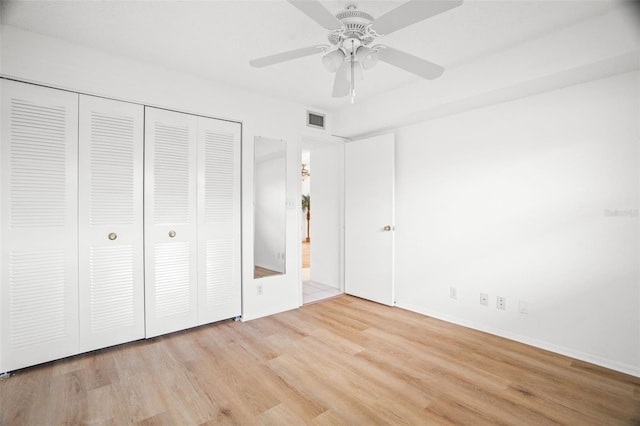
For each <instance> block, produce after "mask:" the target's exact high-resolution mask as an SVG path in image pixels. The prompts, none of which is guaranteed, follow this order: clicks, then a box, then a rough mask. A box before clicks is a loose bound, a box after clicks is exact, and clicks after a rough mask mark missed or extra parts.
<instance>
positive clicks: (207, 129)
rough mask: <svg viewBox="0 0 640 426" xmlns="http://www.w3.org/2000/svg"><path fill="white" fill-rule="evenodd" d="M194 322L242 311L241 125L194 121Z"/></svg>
mask: <svg viewBox="0 0 640 426" xmlns="http://www.w3.org/2000/svg"><path fill="white" fill-rule="evenodd" d="M197 175H198V184H197V185H198V199H197V204H198V323H199V324H206V323H209V322H213V321H219V320H222V319H227V318H231V317H235V316H239V315H240V314H241V311H242V305H241V303H242V302H241V298H242V295H241V289H242V284H241V280H240V278H241V276H240V270H241V266H240V124H239V123H233V122H229V121H222V120H215V119H212V118H205V117H198V165H197Z"/></svg>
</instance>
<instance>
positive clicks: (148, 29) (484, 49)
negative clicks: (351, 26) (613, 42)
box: [0, 0, 620, 111]
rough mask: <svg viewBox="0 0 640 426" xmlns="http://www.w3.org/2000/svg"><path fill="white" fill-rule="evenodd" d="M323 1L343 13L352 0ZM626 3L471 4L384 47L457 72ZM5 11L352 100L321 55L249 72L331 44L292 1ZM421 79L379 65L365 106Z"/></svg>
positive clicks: (90, 43)
mask: <svg viewBox="0 0 640 426" xmlns="http://www.w3.org/2000/svg"><path fill="white" fill-rule="evenodd" d="M322 3H323V4H324V5H325V6H326V7H327V8H328V9H329V10H330V11H331V12H333V13H336V12H338V11H339V10H341V9H343V8H344V7H345V5H346V4H347V3H352V2H351V1H347V0H339V1H323V2H322ZM356 3H357V4H358V6H359V8H360V9H362V10H365V11H367V12H369V13H370V14H372V15H373V16H374V17H378V16H380V15H382V14H384V13H385V12H387V11H389V10H391V9H393V8H395V7H397V6H398V5H400V4H402V3H403V1H401V0H394V1H388V0H387V1H378V0H360V1H356ZM619 4H620V2H619V1H617V0H608V1H593V0H590V1H579V0H573V1H572V0H569V1H545V0H534V1H520V0H503V1H486V0H466V1H465V3H464V4H463V5H462V6H460V7H458V8H455V9H453V10H450V11H448V12H445V13H443V14H441V15H438V16H435V17H432V18H430V19H428V20H426V21H423V22H420V23H417V24H415V25H413V26H411V27H407V28H404V29H402V30H399V31H397V32H395V33H393V34H390V35H389V36H387V37H384V38H383V39H381V42H383V43H384V44H388V45H390V46H392V47H396V48H399V49H402V50H405V51H407V52H409V53H412V54H414V55H417V56H420V57H423V58H425V59H428V60H430V61H432V62H436V63H438V64H441V65H443V66H444V67H445V68H446V69H453V68H455V67H460V66H463V65H466V64H469V63H472V62H473V61H474V60H477V59H479V58H482V57H485V56H486V55H489V54H492V53H495V52H497V51H500V50H503V49H507V48H511V47H514V46H517V45H519V44H522V43H525V42H527V41H530V40H533V39H536V38H538V37H541V36H543V35H544V34H545V33H548V32H549V31H553V30H555V29H558V28H563V27H565V26H568V25H571V24H574V23H576V22H579V21H581V20H584V19H588V18H591V17H593V16H596V15H599V14H603V13H605V12H607V11H609V10H611V9H612V8H614V7H618V6H619ZM0 13H1V14H2V16H1V18H2V20H1V22H2V24H3V25H11V26H15V27H19V28H23V29H26V30H30V31H34V32H37V33H40V34H44V35H49V36H53V37H56V38H60V39H63V40H66V41H69V42H73V43H77V44H81V45H84V46H87V47H91V48H95V49H99V50H102V51H106V52H109V53H112V54H117V55H121V56H125V57H128V58H131V59H135V60H142V61H145V62H149V63H153V64H156V65H160V66H163V67H167V68H171V69H175V70H180V71H185V72H188V73H192V74H196V75H198V76H201V77H205V78H208V79H211V80H215V81H218V82H222V83H224V84H228V85H230V86H235V87H240V88H245V89H249V90H252V91H256V92H261V93H265V94H271V95H275V96H279V97H283V98H286V99H290V100H292V101H296V102H300V103H303V104H306V105H311V106H315V107H318V108H322V109H324V110H328V111H331V110H335V109H337V108H340V107H343V106H344V105H345V104H346V103H347V102H348V99H347V98H342V99H334V98H332V97H331V89H332V84H333V75H332V74H330V73H328V72H327V71H325V70H324V68H323V67H322V65H321V61H320V59H321V55H317V56H311V57H307V58H301V59H296V60H293V61H290V62H286V63H282V64H278V65H274V66H271V67H268V68H261V69H256V68H252V67H250V66H249V60H250V59H253V58H257V57H261V56H266V55H269V54H273V53H278V52H281V51H286V50H291V49H297V48H300V47H306V46H311V45H316V44H324V43H326V33H327V32H326V30H324V29H323V28H321V27H320V26H319V25H318V24H316V23H315V22H314V21H312V20H311V19H309V18H308V17H307V16H305V15H303V14H302V13H301V12H299V11H298V10H297V9H296V8H294V7H293V6H291V5H290V4H289V3H287V2H286V1H284V0H263V1H241V0H234V1H88V0H86V1H6V0H3V1H2V9H0ZM445 72H446V71H445ZM419 80H420V79H419V77H416V76H413V75H412V74H408V73H406V72H405V71H402V70H400V69H397V68H395V67H392V66H390V65H388V64H384V63H379V64H378V65H377V66H376V67H375V68H374V69H372V70H370V71H367V72H366V74H365V80H364V81H362V82H360V83H358V85H357V95H358V99H362V100H364V99H367V98H371V97H374V96H376V95H379V94H381V93H383V92H386V91H388V90H391V89H395V88H398V87H400V86H405V85H410V84H412V83H417V82H419ZM433 84H437V83H435V82H434V83H433Z"/></svg>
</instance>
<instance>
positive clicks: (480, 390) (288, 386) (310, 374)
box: [0, 296, 640, 426]
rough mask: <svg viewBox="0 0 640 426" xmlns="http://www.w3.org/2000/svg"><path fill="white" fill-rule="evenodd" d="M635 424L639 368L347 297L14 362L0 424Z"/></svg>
mask: <svg viewBox="0 0 640 426" xmlns="http://www.w3.org/2000/svg"><path fill="white" fill-rule="evenodd" d="M132 423H135V424H140V425H154V424H169V425H189V424H210V425H217V424H242V425H252V424H275V425H297V424H348V425H373V424H421V425H423V424H434V425H440V424H442V425H453V424H466V425H474V426H476V425H485V424H486V425H495V424H512V425H548V424H567V425H632V424H636V425H637V424H640V379H639V378H635V377H631V376H627V375H624V374H621V373H616V372H613V371H610V370H607V369H604V368H601V367H597V366H594V365H590V364H587V363H584V362H580V361H576V360H572V359H570V358H566V357H563V356H559V355H555V354H552V353H549V352H546V351H543V350H539V349H535V348H531V347H528V346H525V345H522V344H519V343H515V342H512V341H509V340H505V339H502V338H499V337H495V336H491V335H488V334H484V333H481V332H478V331H474V330H470V329H466V328H463V327H460V326H456V325H452V324H448V323H446V322H442V321H438V320H435V319H433V318H429V317H425V316H422V315H419V314H415V313H412V312H408V311H405V310H402V309H399V308H390V307H386V306H382V305H378V304H375V303H371V302H367V301H364V300H361V299H357V298H354V297H350V296H340V297H337V298H334V299H330V300H327V301H324V302H320V303H316V304H311V305H306V306H304V307H302V308H300V309H297V310H293V311H289V312H285V313H281V314H277V315H273V316H270V317H267V318H262V319H258V320H254V321H250V322H247V323H242V322H232V321H225V322H220V323H217V324H213V325H209V326H204V327H200V328H197V329H193V330H189V331H185V332H180V333H174V334H172V335H169V336H162V337H158V338H155V339H152V340H147V341H140V342H135V343H132V344H127V345H121V346H117V347H114V348H110V349H104V350H100V351H96V352H93V353H90V354H85V355H80V356H76V357H72V358H68V359H65V360H61V361H56V362H53V363H49V364H45V365H42V366H38V367H34V368H30V369H25V370H21V371H18V372H17V373H16V374H15V375H13V376H12V377H9V378H6V379H3V380H1V381H0V424H2V425H49V424H51V425H54V424H55V425H58V424H117V425H120V424H132Z"/></svg>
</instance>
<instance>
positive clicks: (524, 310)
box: [519, 300, 529, 314]
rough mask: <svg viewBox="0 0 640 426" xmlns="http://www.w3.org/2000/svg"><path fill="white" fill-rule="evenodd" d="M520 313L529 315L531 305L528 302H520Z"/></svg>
mask: <svg viewBox="0 0 640 426" xmlns="http://www.w3.org/2000/svg"><path fill="white" fill-rule="evenodd" d="M519 308H520V313H521V314H528V313H529V304H528V303H527V302H525V301H524V300H521V301H520V306H519Z"/></svg>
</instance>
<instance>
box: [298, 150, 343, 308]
mask: <svg viewBox="0 0 640 426" xmlns="http://www.w3.org/2000/svg"><path fill="white" fill-rule="evenodd" d="M343 164H344V148H343V145H342V142H341V141H340V143H335V142H334V143H326V142H324V143H320V142H316V143H309V142H307V143H304V141H303V145H302V150H301V157H300V170H301V185H300V189H301V190H300V202H301V210H300V237H301V238H300V244H301V250H300V253H301V256H300V257H301V265H300V266H301V275H300V276H301V278H302V280H301V281H302V282H301V287H302V304H308V303H314V302H318V301H320V300H324V299H326V298H330V297H335V296H337V295H339V294H342V293H343V266H342V265H343V255H344V251H343V247H344V244H343V221H344V209H343V202H344V200H343V193H344V168H343Z"/></svg>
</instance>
